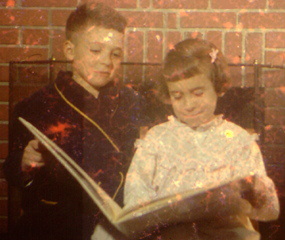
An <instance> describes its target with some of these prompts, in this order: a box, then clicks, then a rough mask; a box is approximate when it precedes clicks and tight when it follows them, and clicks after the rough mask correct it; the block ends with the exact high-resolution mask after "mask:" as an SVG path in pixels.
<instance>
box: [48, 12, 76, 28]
mask: <svg viewBox="0 0 285 240" xmlns="http://www.w3.org/2000/svg"><path fill="white" fill-rule="evenodd" d="M71 12H72V10H53V11H52V17H51V18H52V25H53V26H63V27H65V24H66V20H67V18H68V16H69V15H70V13H71Z"/></svg>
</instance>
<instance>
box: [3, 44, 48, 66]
mask: <svg viewBox="0 0 285 240" xmlns="http://www.w3.org/2000/svg"><path fill="white" fill-rule="evenodd" d="M47 58H48V49H44V48H29V47H26V48H19V47H11V48H4V47H0V63H8V62H10V61H23V60H27V61H28V60H46V59H47Z"/></svg>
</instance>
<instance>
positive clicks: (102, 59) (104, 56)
mask: <svg viewBox="0 0 285 240" xmlns="http://www.w3.org/2000/svg"><path fill="white" fill-rule="evenodd" d="M100 62H101V63H102V64H105V65H107V66H111V65H112V59H111V56H110V55H109V54H102V55H101V57H100Z"/></svg>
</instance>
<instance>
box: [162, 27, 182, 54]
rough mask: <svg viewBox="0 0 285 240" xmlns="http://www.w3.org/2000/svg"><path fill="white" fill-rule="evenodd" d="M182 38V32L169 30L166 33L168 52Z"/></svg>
mask: <svg viewBox="0 0 285 240" xmlns="http://www.w3.org/2000/svg"><path fill="white" fill-rule="evenodd" d="M181 40H182V35H181V32H178V31H177V32H176V31H175V32H168V33H167V34H166V52H168V51H169V50H170V49H173V48H174V45H175V44H176V43H178V42H180V41H181Z"/></svg>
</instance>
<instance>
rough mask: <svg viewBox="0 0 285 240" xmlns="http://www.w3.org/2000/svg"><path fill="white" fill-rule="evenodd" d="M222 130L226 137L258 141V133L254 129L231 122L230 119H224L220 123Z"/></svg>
mask: <svg viewBox="0 0 285 240" xmlns="http://www.w3.org/2000/svg"><path fill="white" fill-rule="evenodd" d="M220 128H221V129H220V130H221V131H223V133H224V135H225V137H226V138H232V139H235V140H239V141H247V142H248V141H256V140H258V135H257V134H256V133H255V132H254V130H253V129H245V128H243V127H241V126H239V125H237V124H236V123H233V122H230V121H228V120H223V123H222V124H221V125H220Z"/></svg>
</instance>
